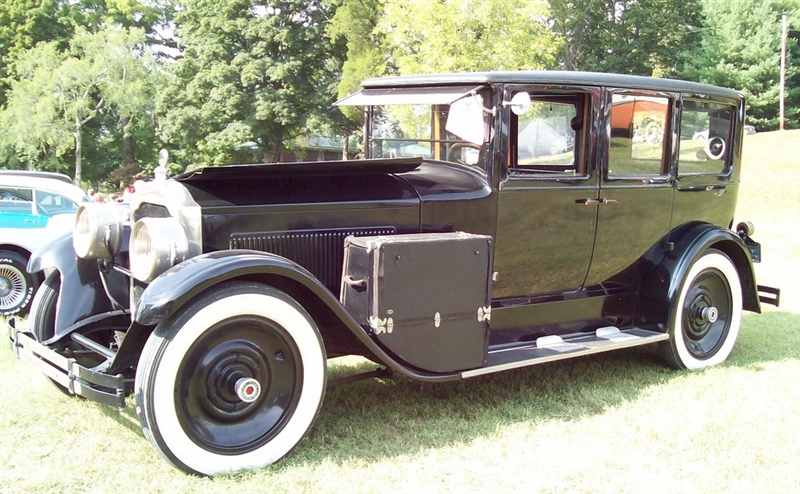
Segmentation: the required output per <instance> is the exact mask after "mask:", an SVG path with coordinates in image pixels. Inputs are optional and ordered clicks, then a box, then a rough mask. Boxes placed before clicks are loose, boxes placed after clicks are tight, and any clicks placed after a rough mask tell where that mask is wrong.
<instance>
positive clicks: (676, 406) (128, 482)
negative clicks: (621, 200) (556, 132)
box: [0, 132, 800, 493]
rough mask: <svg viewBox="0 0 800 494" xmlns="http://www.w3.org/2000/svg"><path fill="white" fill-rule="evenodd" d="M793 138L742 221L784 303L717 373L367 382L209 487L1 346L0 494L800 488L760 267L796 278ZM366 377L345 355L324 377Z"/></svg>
mask: <svg viewBox="0 0 800 494" xmlns="http://www.w3.org/2000/svg"><path fill="white" fill-rule="evenodd" d="M752 138H756V139H757V140H753V139H752ZM795 142H796V143H799V144H797V146H800V132H794V133H783V134H778V133H773V134H757V135H755V136H748V137H747V140H746V141H745V146H746V147H745V152H746V157H747V160H748V161H747V163H746V165H745V171H746V174H745V176H743V180H744V183H745V184H746V186H743V187H742V196H743V197H741V198H740V211H742V214H746V215H747V217H748V218H749V219H753V220H754V221H755V222H756V223H757V227H758V228H757V231H760V232H761V233H757V234H756V238H757V239H758V240H759V241H761V242H762V243H763V244H764V257H765V261H764V263H763V265H762V266H759V270H760V271H759V278H760V279H759V282H761V283H768V284H769V283H772V282H773V280H777V281H780V280H779V279H778V277H781V276H794V278H793V280H792V281H793V284H792V286H791V287H789V286H787V285H785V284H780V286H781V288H782V289H783V290H784V292H785V293H787V294H788V295H787V298H785V300H786V303H787V304H788V305H787V307H786V308H784V309H780V310H777V311H769V312H767V313H765V314H762V315H755V314H749V313H747V314H745V317H744V321H743V326H742V331H741V334H740V337H739V341H738V343H737V346H736V347H735V349H734V352H733V354H732V355H731V358H730V359H729V360H728V361H727V362H726V363H725V364H724V365H721V366H719V367H715V368H713V369H709V370H706V371H704V372H698V373H690V372H676V371H672V370H669V369H667V368H666V367H664V366H663V365H662V364H661V362H660V361H659V359H658V355H657V354H656V351H655V349H654V348H634V349H629V350H623V351H619V352H615V353H608V354H601V355H596V356H592V357H589V358H584V359H581V360H572V361H562V362H556V363H552V364H546V365H541V366H536V367H531V368H527V369H519V370H515V371H509V372H505V373H501V374H496V375H490V376H484V377H480V378H475V379H471V380H466V381H460V382H453V383H442V384H421V383H417V382H413V381H410V380H407V379H403V378H397V379H393V380H385V379H380V380H369V381H362V382H359V383H355V384H352V385H347V386H342V387H338V388H335V389H333V390H331V391H329V392H328V394H327V396H326V399H325V404H324V405H323V407H322V411H321V414H320V417H319V419H318V421H317V423H316V425H315V426H314V429H313V432H312V434H311V436H310V437H309V438H308V439H307V440H306V441H305V442H304V443H302V444H301V445H300V446H299V447H298V449H297V450H296V451H295V452H294V454H292V455H291V456H290V457H288V458H286V459H285V460H283V461H281V462H279V463H278V464H276V465H273V466H272V467H270V468H266V469H262V470H258V471H254V472H247V473H244V474H240V475H236V476H230V477H221V478H216V479H207V478H199V477H194V476H189V475H185V474H183V473H181V472H179V471H178V470H176V469H174V468H172V467H171V466H170V465H169V464H168V463H167V462H166V461H164V460H163V459H161V458H160V457H159V455H158V454H157V453H156V452H155V451H154V450H153V449H152V448H150V446H149V444H148V443H147V441H146V440H145V439H144V437H143V436H142V434H141V431H140V429H139V423H138V420H137V418H136V416H135V413H134V411H133V409H132V408H128V409H125V410H122V411H121V412H118V411H117V410H115V409H110V408H107V407H103V406H101V405H97V404H94V403H90V402H87V401H85V400H79V399H74V398H69V397H66V396H64V395H63V394H61V393H60V392H58V391H57V390H56V389H55V388H54V387H53V386H52V385H51V384H50V383H49V382H48V381H47V380H46V378H44V377H43V376H41V375H40V374H39V373H38V372H36V371H34V370H33V367H32V366H31V364H30V363H28V362H24V361H19V360H16V359H15V358H14V357H13V354H12V353H11V352H10V351H9V350H8V349H7V348H0V493H16V492H26V493H27V492H70V493H72V492H119V493H122V492H124V493H129V492H142V493H150V492H164V493H173V492H187V493H188V492H214V493H217V492H219V493H225V492H231V493H234V492H235V493H240V492H415V493H416V492H469V491H481V492H484V491H491V492H537V491H548V492H554V491H555V492H576V491H577V492H720V491H732V492H748V493H749V492H775V493H778V492H780V493H785V492H798V491H800V469H799V468H798V467H797V466H798V465H800V386H798V382H800V303H798V302H799V301H798V300H797V298H796V296H795V294H796V288H797V284H798V281H797V280H798V278H797V277H796V276H797V272H796V271H795V274H794V275H792V274H791V273H789V274H788V275H785V274H784V273H783V268H782V269H777V270H776V269H775V268H772V267H771V266H772V265H773V264H778V265H780V266H784V267H785V269H790V268H794V269H797V268H800V242H798V239H797V236H798V235H800V234H798V233H797V232H800V229H794V233H795V235H794V236H793V235H792V234H790V233H788V232H786V231H785V230H786V228H789V227H793V226H794V225H795V224H797V222H798V221H800V208H798V207H795V206H797V201H798V200H800V199H798V196H799V195H800V194H798V192H797V191H798V190H800V189H798V188H794V189H787V190H785V191H784V187H790V186H795V185H798V184H797V183H795V182H793V181H792V180H797V177H798V175H792V174H793V173H796V172H795V171H793V170H795V169H796V168H797V164H796V163H794V161H796V157H797V156H800V150H797V151H796V152H795V151H791V149H790V147H791V146H792V145H794V144H793V143H795ZM751 143H754V144H753V146H752V147H753V149H763V151H761V153H763V154H761V155H759V156H760V159H763V162H759V163H756V164H754V162H753V161H752V160H753V157H752V155H751V154H750V153H751V150H750V149H749V147H750V146H751ZM787 149H788V150H787ZM790 151H791V154H792V155H793V156H794V157H793V158H786V159H784V156H783V155H784V154H785V155H789V154H790ZM776 176H777V177H778V179H775V177H776ZM792 177H794V178H792ZM748 180H749V181H753V180H758V181H759V183H758V184H749V183H748V182H747V181H748ZM762 180H763V181H765V182H766V181H767V180H770V182H769V183H763V184H762V183H761V181H762ZM746 193H757V194H763V195H762V196H760V197H756V198H750V197H745V196H746ZM792 201H795V202H792ZM774 208H778V211H779V213H778V214H776V213H775V212H774ZM773 223H776V224H774V225H773ZM792 256H794V257H792ZM762 268H766V269H762ZM762 273H763V276H762ZM770 276H776V278H770ZM761 278H764V279H761ZM775 284H778V283H775ZM372 368H374V364H370V363H364V362H361V361H359V360H357V359H352V358H349V359H344V360H339V361H334V362H332V364H331V371H330V372H331V376H332V377H336V376H339V375H344V374H348V373H352V372H354V371H355V370H371V369H372Z"/></svg>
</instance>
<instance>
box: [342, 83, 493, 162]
mask: <svg viewBox="0 0 800 494" xmlns="http://www.w3.org/2000/svg"><path fill="white" fill-rule="evenodd" d="M489 101H490V93H489V91H488V90H487V89H485V88H481V87H480V86H477V87H476V86H460V87H434V88H382V89H364V90H362V91H360V92H358V93H355V94H353V95H350V96H348V97H347V98H344V99H343V100H341V101H339V102H337V103H336V104H337V105H356V106H359V105H363V106H366V107H367V116H368V122H367V125H368V126H367V146H368V157H370V158H403V157H422V158H425V159H432V160H441V161H450V162H454V163H462V164H466V165H478V164H480V163H481V161H482V155H483V154H484V148H485V147H486V146H485V145H486V143H487V142H488V141H489V137H490V120H489V116H490V113H487V111H486V108H487V107H488V106H489V105H488V102H489Z"/></svg>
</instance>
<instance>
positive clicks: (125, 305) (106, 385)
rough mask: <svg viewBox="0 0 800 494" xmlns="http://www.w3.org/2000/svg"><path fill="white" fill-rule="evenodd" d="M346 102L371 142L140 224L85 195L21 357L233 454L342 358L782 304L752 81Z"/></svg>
mask: <svg viewBox="0 0 800 494" xmlns="http://www.w3.org/2000/svg"><path fill="white" fill-rule="evenodd" d="M338 104H340V105H357V106H361V107H363V108H364V111H365V115H366V117H367V125H366V126H365V139H364V141H365V144H364V145H365V154H366V159H363V160H356V161H341V162H315V163H280V164H252V165H232V166H225V167H211V168H201V169H197V170H194V171H190V172H186V173H184V174H182V175H179V176H177V177H175V178H174V179H166V178H165V177H157V178H156V179H155V180H153V181H151V182H147V183H144V184H140V185H141V186H140V187H138V189H137V192H136V194H135V195H134V198H133V201H132V204H131V216H130V221H129V222H127V221H122V220H120V218H119V216H118V214H116V211H114V210H113V209H111V208H109V209H105V208H102V207H95V206H93V205H87V206H85V207H82V208H81V209H80V211H79V212H78V213H77V216H76V221H75V231H74V235H73V236H70V235H67V236H64V237H62V238H58V239H55V240H54V241H53V242H52V243H50V244H49V246H48V247H47V248H45V249H43V250H42V251H40V252H39V253H38V254H37V255H35V256H34V258H33V259H32V260H31V262H30V264H29V267H28V269H29V271H31V272H40V271H44V272H46V273H48V274H47V277H46V280H45V282H44V285H43V287H42V289H41V290H40V292H39V293H38V294H37V297H36V300H35V301H34V303H33V308H32V313H31V316H30V318H29V327H30V332H27V331H25V330H23V329H22V328H15V327H14V326H19V325H16V324H14V323H13V321H12V323H11V324H10V326H11V330H10V333H11V339H12V340H13V346H14V349H15V351H16V352H17V354H18V355H19V356H21V357H23V356H24V357H27V358H29V359H31V360H34V361H35V362H37V363H38V364H40V365H39V366H40V368H41V369H42V370H43V372H44V373H45V374H46V375H47V376H48V377H50V379H52V380H53V382H54V383H56V385H57V386H59V387H61V388H62V389H63V390H64V391H66V392H68V393H70V394H75V395H79V396H83V397H85V398H89V399H92V400H96V401H100V402H103V403H106V404H110V405H116V406H120V407H122V406H125V396H126V394H128V393H129V392H131V391H133V393H134V394H135V407H136V412H137V414H138V415H139V418H140V419H141V424H142V428H143V430H144V434H145V436H146V437H147V438H148V439H149V441H150V442H151V443H152V445H153V446H154V447H155V448H156V450H158V451H159V452H160V453H162V454H163V456H164V457H166V458H167V459H168V460H169V461H170V462H172V463H173V464H174V465H175V466H177V467H178V468H180V469H183V470H185V471H188V472H196V473H200V474H208V475H212V474H217V473H221V472H230V471H237V470H241V469H247V468H254V467H262V466H265V465H269V464H271V463H273V462H275V461H277V460H278V459H280V458H281V457H283V456H285V455H286V454H288V453H289V452H290V451H291V450H292V449H293V448H294V447H295V446H296V445H297V444H298V443H299V442H300V441H301V440H302V439H303V437H304V436H305V435H306V434H307V432H308V431H309V429H310V428H311V427H312V425H313V423H314V420H315V417H316V415H317V412H318V410H319V408H320V406H321V404H322V401H323V397H324V394H325V390H326V387H327V386H329V385H331V384H336V383H328V382H327V379H326V359H327V358H331V357H335V356H340V355H362V356H365V357H367V358H368V359H371V360H373V361H375V362H377V363H379V364H381V365H382V366H383V369H385V371H384V372H385V373H390V372H392V373H395V374H401V375H404V376H407V377H408V378H411V379H416V380H421V381H448V380H456V379H466V378H470V377H473V376H478V375H482V374H488V373H493V372H498V371H502V370H506V369H513V368H517V367H523V366H528V365H534V364H540V363H545V362H550V361H554V360H560V359H567V358H573V357H579V356H582V355H587V354H593V353H598V352H605V351H610V350H615V349H619V348H627V347H633V346H638V345H647V344H657V345H658V346H659V347H660V349H661V351H662V353H663V356H664V359H665V361H666V363H667V364H668V365H670V366H672V367H675V368H678V369H701V368H704V367H707V366H711V365H715V364H718V363H720V362H722V361H724V360H725V359H726V358H727V357H728V355H729V354H730V353H731V350H732V348H733V345H734V343H735V341H736V337H737V334H738V332H739V326H740V322H741V313H742V310H743V309H744V310H748V311H753V312H760V303H762V302H766V303H772V304H775V305H777V303H778V299H779V293H778V291H777V289H774V288H769V287H760V286H757V284H756V280H755V275H754V272H753V262H754V261H756V262H757V261H758V260H759V256H760V246H759V245H758V244H757V243H756V242H754V241H753V240H751V238H750V234H751V233H752V226H751V225H750V224H748V223H746V222H742V223H741V224H737V223H736V222H735V221H734V209H735V206H736V196H737V193H738V190H739V176H740V172H741V170H740V161H741V149H742V135H743V121H744V101H743V98H742V95H741V94H739V93H737V92H736V91H732V90H729V89H723V88H718V87H713V86H708V85H702V84H695V83H690V82H681V81H674V80H663V79H651V78H644V77H633V76H616V75H609V74H593V73H579V72H570V73H563V72H510V73H503V72H497V73H478V74H455V75H433V76H417V77H401V78H387V79H371V80H368V81H366V82H364V84H363V89H362V90H361V91H360V92H358V93H356V94H353V95H351V96H349V97H347V98H345V99H343V100H342V101H339V102H338ZM698 129H708V138H707V139H704V140H702V141H700V140H693V139H691V138H690V137H685V136H691V135H692V134H693V133H694V132H696V131H697V130H698ZM541 139H546V140H545V141H541ZM735 225H736V226H735ZM370 375H374V374H370ZM356 377H357V376H356ZM362 377H367V376H362Z"/></svg>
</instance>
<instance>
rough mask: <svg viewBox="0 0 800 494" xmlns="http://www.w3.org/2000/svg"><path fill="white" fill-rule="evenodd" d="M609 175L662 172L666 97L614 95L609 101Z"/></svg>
mask: <svg viewBox="0 0 800 494" xmlns="http://www.w3.org/2000/svg"><path fill="white" fill-rule="evenodd" d="M611 105H612V106H611V144H610V149H609V152H608V174H609V175H616V176H620V175H623V176H625V175H663V174H665V173H666V169H665V166H664V155H665V153H664V150H665V147H666V139H664V136H665V135H666V133H667V122H668V116H669V107H670V104H669V99H667V98H660V97H653V96H640V95H632V94H615V95H613V97H612V103H611Z"/></svg>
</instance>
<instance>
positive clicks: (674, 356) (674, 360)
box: [661, 249, 742, 370]
mask: <svg viewBox="0 0 800 494" xmlns="http://www.w3.org/2000/svg"><path fill="white" fill-rule="evenodd" d="M741 321H742V287H741V281H740V280H739V273H738V271H737V270H736V266H734V264H733V262H732V261H731V260H730V258H729V257H728V256H726V255H725V254H724V253H722V252H720V251H718V250H716V249H709V250H708V251H706V252H705V253H704V254H703V255H702V256H700V258H698V259H697V260H696V261H695V262H694V264H693V265H692V266H691V268H690V269H689V272H688V274H687V275H686V278H685V280H684V283H683V286H682V287H681V290H680V293H679V296H678V299H677V302H676V305H675V307H674V309H673V315H672V320H671V325H670V339H669V341H665V342H662V343H661V351H662V355H663V356H664V358H665V360H666V361H667V363H668V364H669V365H671V366H673V367H675V368H678V369H690V370H696V369H702V368H705V367H710V366H712V365H716V364H719V363H720V362H723V361H724V360H725V359H727V358H728V356H729V355H730V353H731V350H733V345H734V344H735V343H736V338H737V336H738V335H739V326H740V325H741Z"/></svg>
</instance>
